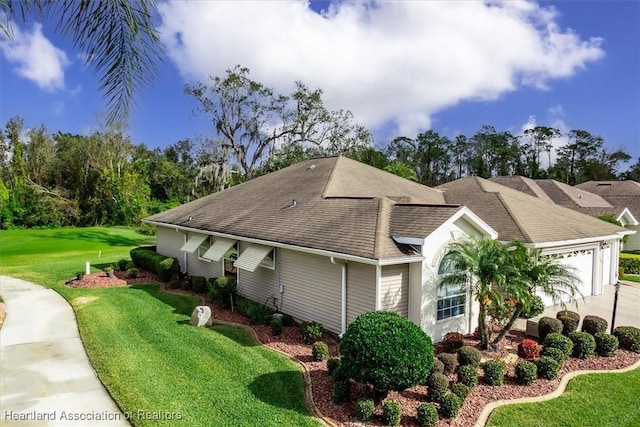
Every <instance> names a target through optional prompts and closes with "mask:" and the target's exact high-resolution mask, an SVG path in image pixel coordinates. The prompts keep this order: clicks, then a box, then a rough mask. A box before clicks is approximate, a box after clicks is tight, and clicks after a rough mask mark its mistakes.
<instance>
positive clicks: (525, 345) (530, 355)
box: [518, 339, 540, 359]
mask: <svg viewBox="0 0 640 427" xmlns="http://www.w3.org/2000/svg"><path fill="white" fill-rule="evenodd" d="M518 356H520V357H521V358H523V359H536V358H538V357H540V344H538V343H537V342H535V341H534V340H530V339H526V340H522V342H520V343H519V344H518Z"/></svg>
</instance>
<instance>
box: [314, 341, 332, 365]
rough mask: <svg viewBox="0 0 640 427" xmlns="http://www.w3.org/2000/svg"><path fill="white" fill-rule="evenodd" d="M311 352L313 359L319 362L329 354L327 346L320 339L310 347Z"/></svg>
mask: <svg viewBox="0 0 640 427" xmlns="http://www.w3.org/2000/svg"><path fill="white" fill-rule="evenodd" d="M311 354H312V355H313V360H315V361H316V362H321V361H323V360H325V359H326V358H327V356H329V346H328V345H327V344H326V343H324V342H322V341H318V342H316V343H314V344H313V347H311Z"/></svg>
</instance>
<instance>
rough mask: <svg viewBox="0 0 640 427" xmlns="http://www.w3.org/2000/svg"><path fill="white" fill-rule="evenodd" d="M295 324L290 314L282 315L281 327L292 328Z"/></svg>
mask: <svg viewBox="0 0 640 427" xmlns="http://www.w3.org/2000/svg"><path fill="white" fill-rule="evenodd" d="M295 323H296V322H294V320H293V317H291V315H290V314H286V313H284V314H282V326H293V325H295Z"/></svg>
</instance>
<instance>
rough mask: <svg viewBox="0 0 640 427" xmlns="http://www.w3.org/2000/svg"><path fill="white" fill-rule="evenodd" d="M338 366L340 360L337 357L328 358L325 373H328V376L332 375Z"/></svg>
mask: <svg viewBox="0 0 640 427" xmlns="http://www.w3.org/2000/svg"><path fill="white" fill-rule="evenodd" d="M339 366H340V358H339V357H330V358H329V359H327V371H329V375H333V372H334V371H335V370H336V368H338V367H339Z"/></svg>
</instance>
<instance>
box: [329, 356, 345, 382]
mask: <svg viewBox="0 0 640 427" xmlns="http://www.w3.org/2000/svg"><path fill="white" fill-rule="evenodd" d="M331 378H333V381H346V380H348V379H349V377H348V376H347V374H346V373H345V370H344V369H342V359H340V365H338V366H336V367H335V368H334V369H333V372H331Z"/></svg>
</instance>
